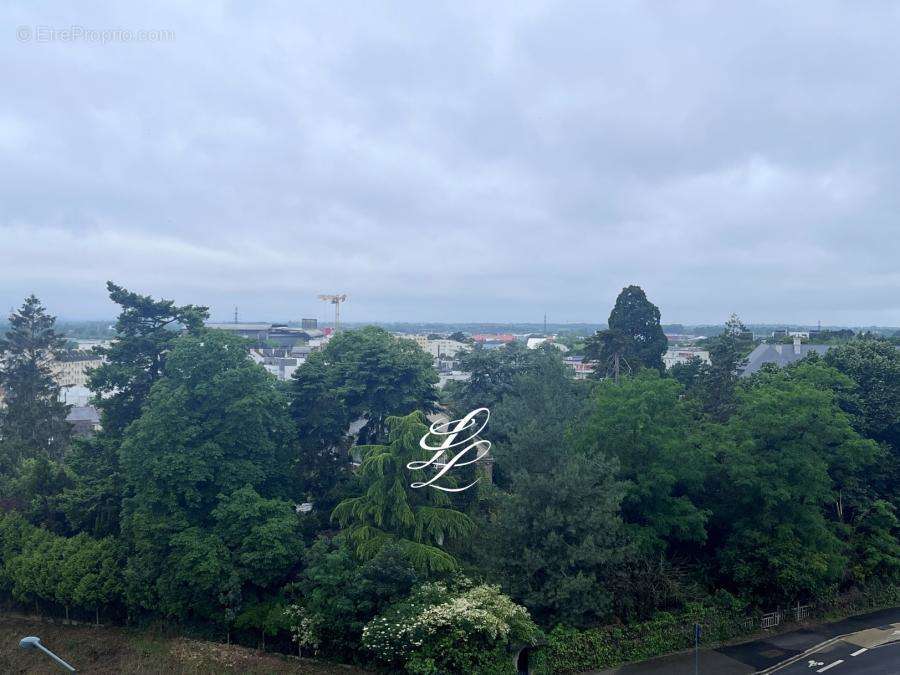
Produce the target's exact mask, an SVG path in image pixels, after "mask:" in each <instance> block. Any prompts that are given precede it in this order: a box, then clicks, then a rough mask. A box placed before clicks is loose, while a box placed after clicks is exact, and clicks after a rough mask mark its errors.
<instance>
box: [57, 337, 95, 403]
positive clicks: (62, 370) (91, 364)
mask: <svg viewBox="0 0 900 675" xmlns="http://www.w3.org/2000/svg"><path fill="white" fill-rule="evenodd" d="M102 364H103V357H101V356H98V355H97V354H94V353H93V352H91V351H87V350H74V351H68V352H61V353H59V354H55V355H54V358H53V360H52V361H51V362H50V373H51V375H52V376H53V380H54V381H55V382H56V384H58V385H59V387H60V392H59V400H60V401H63V402H64V403H69V404H71V405H75V406H85V405H87V404H88V402H89V401H90V398H91V395H92V393H91V391H90V390H89V389H88V388H87V384H88V373H89V371H90V370H91V369H93V368H96V367H97V366H100V365H102Z"/></svg>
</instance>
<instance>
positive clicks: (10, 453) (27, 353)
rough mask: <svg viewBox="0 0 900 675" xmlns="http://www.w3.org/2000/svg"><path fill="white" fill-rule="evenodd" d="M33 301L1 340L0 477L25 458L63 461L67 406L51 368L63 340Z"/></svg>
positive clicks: (68, 429)
mask: <svg viewBox="0 0 900 675" xmlns="http://www.w3.org/2000/svg"><path fill="white" fill-rule="evenodd" d="M55 323H56V317H53V316H50V315H49V314H47V311H46V309H44V307H43V305H41V301H40V300H38V299H37V298H36V297H35V296H33V295H31V296H29V297H28V298H26V299H25V302H24V303H23V304H22V307H20V308H19V309H18V310H16V311H15V312H13V313H12V314H10V316H9V326H10V327H9V330H7V331H6V334H5V336H4V337H3V338H0V389H2V390H3V406H2V407H0V471H2V472H4V473H8V472H12V471H13V470H14V469H15V467H16V465H17V464H18V461H19V460H20V459H22V458H24V457H35V456H37V455H41V454H46V455H49V456H51V457H53V458H55V459H59V458H60V457H61V456H62V453H63V450H64V449H65V447H66V445H67V444H68V442H69V436H70V433H71V426H70V425H69V424H68V422H66V415H68V413H69V406H67V405H65V404H64V403H62V402H61V401H60V400H59V392H60V388H59V385H58V384H57V383H56V381H55V380H54V379H53V374H52V372H51V370H50V363H51V362H52V361H53V358H54V353H56V352H60V351H62V350H63V349H64V348H65V344H66V340H65V338H63V337H62V336H61V335H60V334H59V333H57V332H56V329H55V327H54V325H55Z"/></svg>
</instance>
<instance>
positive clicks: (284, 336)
mask: <svg viewBox="0 0 900 675" xmlns="http://www.w3.org/2000/svg"><path fill="white" fill-rule="evenodd" d="M206 327H207V328H211V329H214V330H224V331H227V332H229V333H232V334H234V335H239V336H241V337H242V338H246V339H248V340H252V341H253V342H254V343H255V344H256V345H257V346H260V347H276V346H277V347H287V348H290V347H293V346H294V345H296V344H298V343H303V344H305V343H307V342H309V341H310V340H313V339H317V338H321V337H322V336H323V335H324V334H325V333H323V332H322V331H321V330H319V329H318V328H296V327H294V326H286V325H284V324H272V323H208V324H206Z"/></svg>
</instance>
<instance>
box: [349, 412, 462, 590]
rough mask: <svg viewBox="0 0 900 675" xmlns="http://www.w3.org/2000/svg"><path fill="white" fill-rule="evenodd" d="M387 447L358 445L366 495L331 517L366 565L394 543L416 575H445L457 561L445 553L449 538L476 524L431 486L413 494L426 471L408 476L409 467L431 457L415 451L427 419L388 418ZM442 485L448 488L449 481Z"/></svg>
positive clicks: (418, 414)
mask: <svg viewBox="0 0 900 675" xmlns="http://www.w3.org/2000/svg"><path fill="white" fill-rule="evenodd" d="M387 424H388V429H389V444H388V445H369V446H360V447H359V448H358V449H360V450H361V451H362V453H363V461H362V465H361V466H360V468H359V475H360V477H361V479H362V485H363V489H364V492H363V494H361V495H360V496H358V497H351V498H350V499H345V500H344V501H342V502H341V503H340V504H338V505H337V507H336V508H335V509H334V512H333V514H332V518H333V519H334V520H337V521H338V522H339V523H340V524H341V527H343V528H346V529H347V530H348V531H349V535H350V539H351V541H352V542H353V543H354V544H355V546H356V553H357V555H359V557H360V558H362V559H364V560H369V559H371V558H374V557H375V556H376V555H377V554H378V552H379V551H380V550H381V549H382V548H383V547H384V546H386V545H388V544H396V545H397V546H398V547H399V548H400V550H401V551H402V552H403V553H404V555H405V556H406V557H407V559H408V560H409V561H410V562H411V563H412V564H413V565H414V566H415V567H416V569H417V570H420V571H424V572H439V571H448V570H452V569H454V568H456V560H455V559H454V557H453V556H452V555H450V554H449V553H448V552H447V551H446V550H445V549H444V548H442V547H443V546H444V545H446V544H447V543H449V541H450V540H452V539H460V538H462V537H465V536H467V535H469V534H471V533H472V531H473V530H474V528H475V523H474V522H473V521H472V519H471V518H469V517H468V516H467V515H466V514H464V513H462V512H461V511H457V510H455V509H454V508H453V507H452V504H451V501H450V497H449V496H448V495H447V494H446V493H444V492H442V491H440V490H435V489H432V488H429V487H426V488H419V489H413V488H411V487H410V483H411V482H413V481H417V480H423V477H424V476H425V471H423V470H419V471H410V470H409V469H407V468H406V465H407V464H408V463H409V462H412V461H417V460H426V459H428V458H429V457H428V456H427V455H429V454H430V453H427V452H426V451H425V450H422V449H421V448H420V447H419V439H421V438H422V437H423V436H424V435H425V434H426V433H428V426H427V425H426V424H425V416H424V415H423V414H422V413H421V412H418V411H416V412H413V413H410V414H409V415H406V416H405V417H389V418H388V419H387ZM443 482H444V483H445V484H446V485H448V486H451V483H452V478H451V477H450V476H449V474H448V475H447V476H445V477H444V479H443Z"/></svg>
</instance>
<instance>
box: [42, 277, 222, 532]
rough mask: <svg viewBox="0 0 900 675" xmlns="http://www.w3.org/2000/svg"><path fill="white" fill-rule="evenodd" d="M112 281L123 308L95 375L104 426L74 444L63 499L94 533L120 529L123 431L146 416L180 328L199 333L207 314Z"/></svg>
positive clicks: (78, 523) (72, 517)
mask: <svg viewBox="0 0 900 675" xmlns="http://www.w3.org/2000/svg"><path fill="white" fill-rule="evenodd" d="M106 286H107V289H108V290H109V296H110V299H111V300H112V301H113V302H114V303H116V304H117V305H119V307H120V308H121V310H120V313H119V317H118V319H117V320H116V324H115V330H116V337H115V339H114V340H113V342H112V344H111V345H110V346H108V347H103V348H98V349H96V351H97V352H98V353H99V354H100V355H102V356H103V358H104V360H105V362H104V363H103V364H102V365H101V366H99V367H98V368H96V369H94V371H93V372H92V373H91V375H90V379H89V387H90V388H91V390H92V391H93V392H94V393H95V394H96V400H95V404H96V405H97V406H98V407H99V408H100V411H101V423H102V430H101V432H100V433H99V434H97V435H96V436H94V437H92V438H88V439H79V440H78V441H77V442H75V443H73V445H72V450H71V452H70V453H69V457H68V458H67V463H68V465H69V467H71V469H72V470H73V472H74V475H73V485H72V486H71V487H70V488H68V489H66V490H65V492H64V493H63V494H62V496H61V498H60V503H61V505H62V508H63V509H64V511H65V513H66V517H67V518H68V520H69V523H70V524H71V526H72V527H73V528H75V529H78V530H83V531H87V532H90V533H91V534H93V535H94V536H105V535H108V534H116V533H118V531H119V516H120V510H121V504H122V497H123V493H122V488H123V484H124V480H123V477H122V472H121V468H120V466H119V447H120V445H121V443H122V434H123V433H124V431H125V429H126V428H127V427H128V425H129V424H131V423H132V422H133V421H134V420H135V419H137V418H138V416H139V415H140V413H141V408H142V406H143V405H144V403H145V401H146V399H147V397H148V395H149V393H150V389H151V387H152V386H153V383H154V382H156V381H157V380H158V379H159V378H160V377H162V374H163V371H164V367H165V362H166V355H167V354H168V351H169V350H170V349H171V347H172V344H173V342H174V341H175V340H176V339H177V338H178V335H179V331H178V329H179V328H184V329H186V330H187V331H188V332H196V331H198V330H200V328H201V327H202V325H203V320H204V319H205V318H206V316H207V313H206V308H205V307H197V306H194V305H184V306H176V305H175V304H174V303H173V302H172V301H171V300H154V299H153V298H151V297H150V296H146V295H139V294H138V293H133V292H131V291H128V290H126V289H124V288H122V287H121V286H118V285H116V284H114V283H113V282H111V281H110V282H107V284H106Z"/></svg>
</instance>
